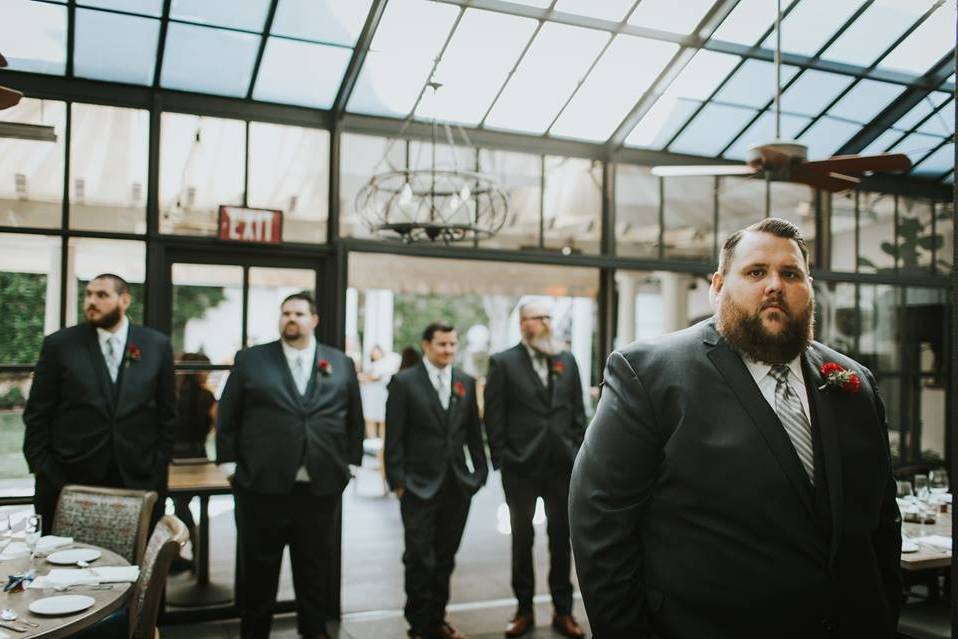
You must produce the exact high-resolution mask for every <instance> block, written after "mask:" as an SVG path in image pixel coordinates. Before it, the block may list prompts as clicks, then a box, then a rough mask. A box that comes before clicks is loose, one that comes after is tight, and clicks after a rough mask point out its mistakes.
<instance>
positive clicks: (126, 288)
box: [90, 273, 130, 295]
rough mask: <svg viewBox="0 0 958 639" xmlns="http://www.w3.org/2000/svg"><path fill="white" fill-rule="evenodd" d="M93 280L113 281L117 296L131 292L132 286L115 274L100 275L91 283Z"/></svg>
mask: <svg viewBox="0 0 958 639" xmlns="http://www.w3.org/2000/svg"><path fill="white" fill-rule="evenodd" d="M93 280H112V281H113V290H114V291H116V294H117V295H126V294H128V293H129V292H130V285H129V284H127V281H126V280H125V279H123V278H122V277H120V276H119V275H114V274H113V273H100V274H99V275H97V276H96V277H94V278H93V279H92V280H90V281H91V282H92V281H93Z"/></svg>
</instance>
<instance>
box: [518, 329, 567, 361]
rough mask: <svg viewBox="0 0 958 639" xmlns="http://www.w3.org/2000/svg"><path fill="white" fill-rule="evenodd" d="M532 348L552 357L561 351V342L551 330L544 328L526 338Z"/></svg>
mask: <svg viewBox="0 0 958 639" xmlns="http://www.w3.org/2000/svg"><path fill="white" fill-rule="evenodd" d="M526 341H527V342H528V343H529V346H530V347H532V350H534V351H536V352H537V353H542V354H543V355H545V356H546V357H552V356H554V355H558V354H559V353H561V352H562V344H560V343H559V340H557V339H556V338H555V335H553V334H552V331H551V330H544V331H542V332H541V333H539V334H538V335H535V336H533V337H529V338H527V339H526Z"/></svg>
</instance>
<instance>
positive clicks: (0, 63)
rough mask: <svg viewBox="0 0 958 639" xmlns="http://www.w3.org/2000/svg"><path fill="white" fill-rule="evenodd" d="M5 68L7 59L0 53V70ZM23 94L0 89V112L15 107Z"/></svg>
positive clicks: (3, 88)
mask: <svg viewBox="0 0 958 639" xmlns="http://www.w3.org/2000/svg"><path fill="white" fill-rule="evenodd" d="M5 66H7V59H6V58H4V57H3V54H2V53H0V68H2V67H5ZM22 97H23V94H22V93H20V92H19V91H15V90H13V89H8V88H7V87H0V110H3V109H7V108H9V107H12V106H15V105H16V104H17V103H18V102H20V98H22Z"/></svg>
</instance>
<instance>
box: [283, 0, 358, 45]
mask: <svg viewBox="0 0 958 639" xmlns="http://www.w3.org/2000/svg"><path fill="white" fill-rule="evenodd" d="M371 2H372V0H346V1H345V2H344V1H343V0H279V5H277V7H276V15H275V16H274V17H273V29H272V33H273V34H274V35H285V36H290V37H293V38H302V39H304V40H317V41H319V42H328V43H330V44H344V45H346V46H350V47H351V46H353V45H354V44H355V43H356V40H357V39H358V38H359V33H360V32H361V31H362V29H363V25H364V24H365V23H366V16H367V15H368V13H369V5H370V3H371Z"/></svg>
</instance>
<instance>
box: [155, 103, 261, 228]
mask: <svg viewBox="0 0 958 639" xmlns="http://www.w3.org/2000/svg"><path fill="white" fill-rule="evenodd" d="M245 158H246V125H245V123H243V122H240V121H239V120H221V119H219V118H206V117H201V116H195V115H183V114H180V113H164V114H163V117H162V120H161V129H160V232H161V233H177V234H186V235H216V222H217V217H216V215H217V211H218V210H219V206H220V205H221V204H231V205H234V206H242V205H243V181H244V179H245V178H244V175H245V168H246V167H245V166H244V163H245Z"/></svg>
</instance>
